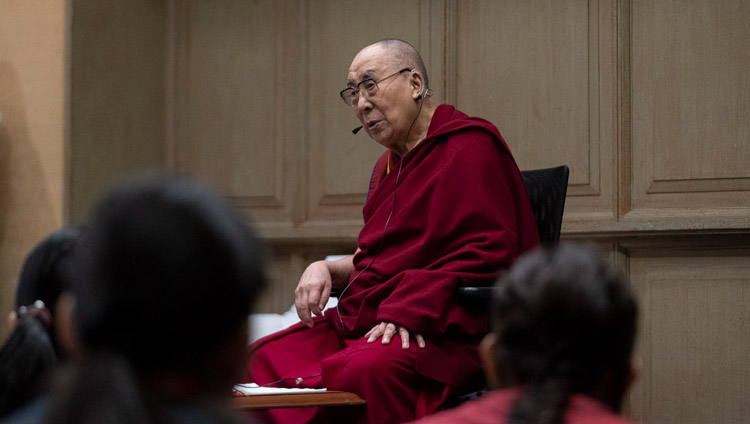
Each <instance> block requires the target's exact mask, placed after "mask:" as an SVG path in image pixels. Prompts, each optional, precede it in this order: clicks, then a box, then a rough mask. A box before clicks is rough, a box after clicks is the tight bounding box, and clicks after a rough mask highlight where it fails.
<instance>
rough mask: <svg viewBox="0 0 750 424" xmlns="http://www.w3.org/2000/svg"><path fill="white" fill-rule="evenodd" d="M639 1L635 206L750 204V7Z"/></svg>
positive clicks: (706, 0)
mask: <svg viewBox="0 0 750 424" xmlns="http://www.w3.org/2000/svg"><path fill="white" fill-rule="evenodd" d="M631 3H632V8H631V22H630V27H631V31H632V33H631V37H630V39H631V46H630V51H631V76H630V78H631V81H630V86H631V88H632V123H631V125H632V131H631V135H632V145H633V149H632V153H633V169H632V173H633V208H634V209H638V208H667V207H672V208H707V209H715V208H721V207H738V206H744V207H748V206H750V166H748V163H750V119H748V116H750V96H748V95H747V93H748V92H750V73H748V72H747V69H748V67H750V50H749V49H747V40H748V39H749V38H750V25H749V24H748V22H749V21H750V3H748V2H747V1H744V0H727V1H723V2H720V3H717V2H714V1H710V0H701V1H693V2H690V3H687V4H681V3H675V2H667V1H658V2H654V1H643V0H633V1H632V2H631ZM686 6H687V7H686ZM712 214H714V212H710V211H708V212H707V213H706V215H707V216H710V215H712Z"/></svg>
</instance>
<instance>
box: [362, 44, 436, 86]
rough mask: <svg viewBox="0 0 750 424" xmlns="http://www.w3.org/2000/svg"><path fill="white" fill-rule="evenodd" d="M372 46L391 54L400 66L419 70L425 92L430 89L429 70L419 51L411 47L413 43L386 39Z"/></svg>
mask: <svg viewBox="0 0 750 424" xmlns="http://www.w3.org/2000/svg"><path fill="white" fill-rule="evenodd" d="M372 46H379V47H381V48H382V49H383V50H385V51H387V52H389V53H391V54H392V55H393V56H394V58H395V59H396V60H397V61H398V63H399V66H406V67H410V68H414V69H416V70H418V71H419V73H420V74H422V79H423V80H424V88H425V90H428V89H429V88H430V80H429V77H428V76H427V68H426V67H425V66H424V61H422V56H421V55H420V54H419V52H418V51H417V49H416V48H415V47H414V46H413V45H411V43H409V42H407V41H404V40H399V39H397V38H386V39H384V40H380V41H377V42H375V43H373V44H372Z"/></svg>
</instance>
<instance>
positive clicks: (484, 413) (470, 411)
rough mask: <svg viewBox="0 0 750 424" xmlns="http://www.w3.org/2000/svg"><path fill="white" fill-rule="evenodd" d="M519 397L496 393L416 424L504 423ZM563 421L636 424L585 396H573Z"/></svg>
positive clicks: (517, 391)
mask: <svg viewBox="0 0 750 424" xmlns="http://www.w3.org/2000/svg"><path fill="white" fill-rule="evenodd" d="M520 395H521V390H520V389H506V390H496V391H493V392H490V393H488V394H486V395H484V396H482V397H481V398H479V399H477V400H474V401H470V402H466V403H464V404H462V405H461V406H459V407H457V408H454V409H451V410H448V411H444V412H441V413H439V414H435V415H432V416H430V417H427V418H424V419H421V420H419V421H417V422H415V423H414V424H454V423H462V424H504V423H506V422H507V419H508V415H510V411H512V410H513V406H514V404H515V403H516V401H517V400H518V397H519V396H520ZM564 420H565V421H564V422H565V423H568V424H635V423H634V422H633V421H629V420H627V419H625V418H622V417H619V416H617V415H616V414H615V413H614V412H612V410H610V409H609V408H608V407H607V406H606V405H604V404H603V403H601V402H599V401H597V400H595V399H592V398H590V397H587V396H583V395H573V396H571V398H570V403H569V404H568V408H567V409H566V410H565V418H564Z"/></svg>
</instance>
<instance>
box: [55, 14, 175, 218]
mask: <svg viewBox="0 0 750 424" xmlns="http://www.w3.org/2000/svg"><path fill="white" fill-rule="evenodd" d="M68 4H69V11H68V13H69V19H70V29H69V34H68V36H69V40H68V49H69V52H68V63H67V66H68V69H67V75H66V85H67V89H68V93H67V99H66V105H65V106H66V121H67V122H66V137H67V140H66V142H67V144H68V153H69V157H70V163H69V166H68V169H67V170H66V172H67V175H66V180H67V181H66V184H67V188H68V190H67V196H68V198H69V203H70V207H69V208H68V209H69V221H72V222H75V223H82V222H85V220H86V219H87V218H88V216H89V214H90V210H91V208H92V207H93V205H94V204H95V203H96V201H97V200H98V199H99V197H100V196H101V195H102V194H103V192H104V191H105V190H106V189H108V188H109V187H110V186H111V185H112V184H113V183H116V182H119V181H120V180H122V179H124V178H127V177H129V176H131V175H132V174H134V173H137V172H143V171H145V170H152V169H156V168H160V167H162V166H163V164H164V137H165V125H164V123H165V115H164V113H165V104H166V99H165V84H164V75H165V73H166V69H165V58H166V50H165V48H166V36H165V34H166V28H165V25H164V23H165V20H166V14H167V10H166V5H165V4H164V3H162V2H154V1H150V0H140V1H131V2H116V1H98V0H95V1H92V0H79V1H73V2H68Z"/></svg>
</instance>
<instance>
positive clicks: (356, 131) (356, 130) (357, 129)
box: [352, 125, 362, 134]
mask: <svg viewBox="0 0 750 424" xmlns="http://www.w3.org/2000/svg"><path fill="white" fill-rule="evenodd" d="M361 129H362V125H360V126H358V127H357V128H355V129H353V130H352V134H357V133H358V132H359V130H361Z"/></svg>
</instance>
